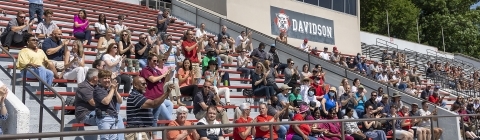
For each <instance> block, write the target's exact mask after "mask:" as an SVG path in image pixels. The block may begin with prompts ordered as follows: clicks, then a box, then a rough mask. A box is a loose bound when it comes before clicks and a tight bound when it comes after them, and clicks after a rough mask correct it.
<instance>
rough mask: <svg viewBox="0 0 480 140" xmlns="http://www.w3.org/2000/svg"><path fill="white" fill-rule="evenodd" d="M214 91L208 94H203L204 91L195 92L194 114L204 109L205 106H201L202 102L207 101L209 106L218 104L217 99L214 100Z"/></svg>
mask: <svg viewBox="0 0 480 140" xmlns="http://www.w3.org/2000/svg"><path fill="white" fill-rule="evenodd" d="M213 97H214V95H213V93H211V92H210V93H208V95H207V96H204V95H203V91H200V92H198V93H197V94H195V98H193V114H197V113H198V112H200V111H202V110H203V108H202V106H200V103H201V102H205V104H206V105H207V106H211V105H217V103H216V102H215V100H213Z"/></svg>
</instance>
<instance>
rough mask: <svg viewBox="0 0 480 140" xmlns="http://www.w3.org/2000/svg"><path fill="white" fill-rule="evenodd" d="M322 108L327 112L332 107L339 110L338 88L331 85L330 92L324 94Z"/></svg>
mask: <svg viewBox="0 0 480 140" xmlns="http://www.w3.org/2000/svg"><path fill="white" fill-rule="evenodd" d="M321 108H322V110H323V113H325V114H327V113H328V110H330V109H332V108H334V109H336V111H337V112H338V102H337V89H336V88H335V87H330V91H329V92H328V94H326V95H325V96H323V99H322V106H321Z"/></svg>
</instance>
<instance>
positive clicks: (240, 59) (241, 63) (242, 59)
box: [237, 50, 252, 84]
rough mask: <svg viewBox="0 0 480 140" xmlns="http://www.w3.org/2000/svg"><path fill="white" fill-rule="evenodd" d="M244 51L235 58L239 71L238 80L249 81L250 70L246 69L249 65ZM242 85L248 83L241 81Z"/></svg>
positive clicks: (248, 59)
mask: <svg viewBox="0 0 480 140" xmlns="http://www.w3.org/2000/svg"><path fill="white" fill-rule="evenodd" d="M245 53H246V52H245V51H244V50H242V51H240V55H238V56H237V71H240V72H242V73H240V78H243V79H250V74H251V73H252V69H250V68H247V67H248V64H249V63H250V61H251V60H250V58H248V57H247V56H245ZM241 83H243V84H247V83H248V81H241Z"/></svg>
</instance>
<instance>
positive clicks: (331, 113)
mask: <svg viewBox="0 0 480 140" xmlns="http://www.w3.org/2000/svg"><path fill="white" fill-rule="evenodd" d="M352 110H354V109H352ZM314 112H315V111H314ZM324 117H325V119H326V120H338V117H337V111H336V110H335V109H334V108H332V109H330V110H328V115H326V116H324ZM319 128H321V129H327V131H326V132H325V133H323V136H325V138H328V139H332V140H341V139H342V138H341V137H342V125H341V123H339V122H329V123H323V124H322V125H320V127H319ZM313 130H315V129H313ZM344 136H345V140H354V138H353V137H352V136H349V135H344Z"/></svg>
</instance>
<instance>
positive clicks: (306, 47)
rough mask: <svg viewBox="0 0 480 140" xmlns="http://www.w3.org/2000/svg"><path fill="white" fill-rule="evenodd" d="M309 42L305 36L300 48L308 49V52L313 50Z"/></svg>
mask: <svg viewBox="0 0 480 140" xmlns="http://www.w3.org/2000/svg"><path fill="white" fill-rule="evenodd" d="M307 43H308V39H306V38H305V39H304V40H303V43H302V44H300V49H302V50H303V51H306V52H310V50H311V49H312V48H311V47H310V45H308V44H307Z"/></svg>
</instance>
